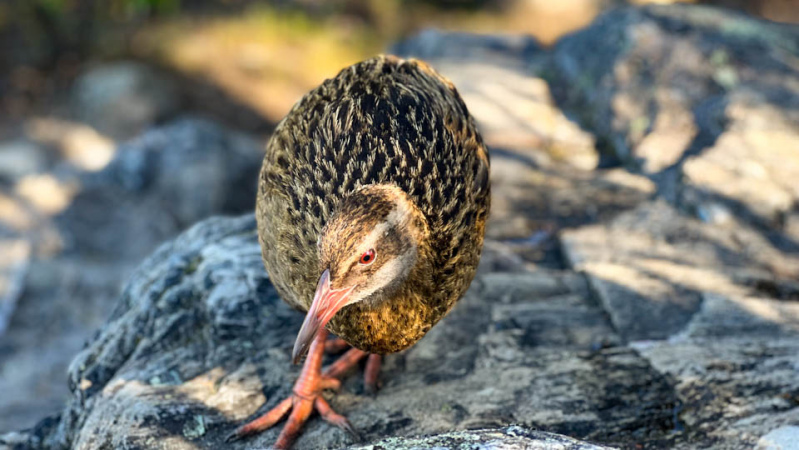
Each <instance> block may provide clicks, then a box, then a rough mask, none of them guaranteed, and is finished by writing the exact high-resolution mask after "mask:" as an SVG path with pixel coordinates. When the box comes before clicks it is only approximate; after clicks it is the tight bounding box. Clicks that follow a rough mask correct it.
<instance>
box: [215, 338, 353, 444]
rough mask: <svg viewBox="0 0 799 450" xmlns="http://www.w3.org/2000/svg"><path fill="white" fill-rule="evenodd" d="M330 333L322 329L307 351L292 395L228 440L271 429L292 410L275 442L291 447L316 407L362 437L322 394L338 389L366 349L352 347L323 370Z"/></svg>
mask: <svg viewBox="0 0 799 450" xmlns="http://www.w3.org/2000/svg"><path fill="white" fill-rule="evenodd" d="M327 334H328V333H327V331H326V330H324V329H323V330H321V331H320V332H319V334H318V335H317V336H316V338H315V339H314V341H313V343H312V344H311V348H310V349H309V351H308V358H307V359H306V360H305V364H304V365H303V367H302V372H300V377H299V378H298V379H297V382H296V383H295V384H294V390H293V392H292V395H291V396H290V397H289V398H287V399H285V400H283V401H282V402H280V403H278V405H277V406H275V407H274V408H272V409H271V410H270V411H268V412H267V413H266V414H263V415H261V416H260V417H258V418H256V419H255V420H253V421H251V422H248V423H246V424H244V425H242V426H240V427H239V428H237V429H236V430H235V431H234V432H233V433H231V434H230V435H229V436H228V437H227V441H228V442H232V441H236V440H239V439H242V438H244V437H247V436H251V435H253V434H256V433H260V432H262V431H264V430H266V429H269V428H271V427H272V426H274V425H275V424H276V423H277V422H278V421H280V419H282V418H283V417H285V416H286V414H288V413H289V411H291V414H289V418H288V420H287V421H286V424H285V425H284V426H283V430H282V431H281V433H280V436H278V438H277V441H276V442H275V445H274V446H273V448H276V449H277V448H289V447H291V444H292V443H294V441H295V440H296V439H297V436H299V434H300V430H301V429H302V426H303V424H304V423H305V421H306V420H308V417H309V416H310V415H311V413H312V412H313V410H314V409H316V410H317V411H319V414H320V415H321V416H322V418H323V419H324V420H326V421H327V422H330V423H332V424H333V425H336V426H337V427H339V428H341V429H343V430H345V431H347V432H349V433H351V434H352V435H353V436H354V437H355V438H356V439H359V437H358V435H357V433H355V429H353V428H352V425H350V423H349V422H348V421H347V419H346V418H344V416H341V415H339V414H336V412H335V411H333V409H332V408H331V407H330V405H329V404H328V403H327V402H326V401H325V399H324V398H322V397H321V395H320V394H321V393H322V391H323V390H325V389H338V388H339V387H340V386H341V381H340V380H339V379H338V377H340V376H341V375H342V374H344V373H345V372H346V371H347V370H349V369H350V368H351V367H352V366H354V365H355V364H357V363H358V361H360V360H361V359H363V358H364V357H365V356H366V355H367V353H366V352H364V351H361V350H357V349H351V350H349V351H347V353H345V354H344V355H343V356H342V357H341V358H340V359H339V360H338V361H336V362H335V363H333V364H331V365H330V367H328V368H327V370H325V372H324V373H322V357H323V356H324V350H325V341H326V340H327Z"/></svg>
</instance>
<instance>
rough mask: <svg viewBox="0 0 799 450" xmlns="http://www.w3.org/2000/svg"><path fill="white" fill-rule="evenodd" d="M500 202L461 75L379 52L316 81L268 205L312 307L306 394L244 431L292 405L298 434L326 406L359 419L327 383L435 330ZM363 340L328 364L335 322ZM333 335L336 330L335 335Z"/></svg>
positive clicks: (282, 442)
mask: <svg viewBox="0 0 799 450" xmlns="http://www.w3.org/2000/svg"><path fill="white" fill-rule="evenodd" d="M488 209H489V159H488V153H487V151H486V147H485V145H484V144H483V141H482V138H481V137H480V135H479V134H478V132H477V130H476V128H475V125H474V121H473V119H472V118H471V116H470V115H469V112H468V110H467V109H466V106H465V105H464V103H463V101H462V100H461V98H460V95H458V93H457V91H456V90H455V87H454V86H453V85H452V83H451V82H449V81H448V80H447V79H445V78H444V77H442V76H441V75H439V74H438V73H436V72H435V71H434V70H432V69H431V68H430V67H428V66H427V65H426V64H424V63H422V62H421V61H416V60H402V59H399V58H396V57H392V56H379V57H376V58H373V59H369V60H367V61H364V62H361V63H358V64H355V65H353V66H351V67H348V68H346V69H344V70H343V71H341V73H339V74H338V76H336V77H335V78H333V79H330V80H327V81H325V82H324V83H322V85H321V86H319V87H318V88H316V89H314V90H313V91H311V92H310V93H308V94H307V95H306V96H305V97H304V98H303V99H302V100H300V101H299V102H298V103H297V104H296V105H295V106H294V108H293V109H292V110H291V112H290V113H289V114H288V116H287V117H286V118H285V119H284V120H283V121H282V122H281V123H280V124H279V125H278V127H277V129H276V130H275V133H274V135H273V136H272V137H271V139H270V140H269V143H268V146H267V152H266V156H265V158H264V163H263V167H262V169H261V175H260V184H259V189H258V199H257V207H256V215H257V220H258V236H259V240H260V243H261V248H262V251H263V253H262V254H263V260H264V265H265V266H266V270H267V271H268V273H269V276H270V278H271V280H272V282H273V284H274V285H275V287H276V288H277V291H278V293H279V294H280V296H281V297H282V298H283V300H285V301H286V302H287V303H289V304H290V305H292V306H294V307H295V308H297V309H301V310H303V311H307V315H306V317H305V322H304V323H303V325H302V328H301V330H300V332H299V335H298V337H297V340H296V343H295V346H294V354H293V357H294V362H295V363H296V362H297V361H298V360H299V359H301V358H302V356H303V355H304V354H305V352H306V351H308V347H310V353H309V356H308V358H307V359H306V362H305V366H304V367H303V370H302V373H301V375H300V378H299V380H298V381H297V383H296V384H295V386H294V390H293V395H292V396H291V397H289V398H287V399H285V400H284V401H283V402H281V403H279V404H278V405H277V406H276V407H275V408H274V409H272V410H271V411H269V412H267V413H266V414H264V415H262V416H261V417H259V418H258V419H256V420H254V421H252V422H250V423H248V424H246V425H244V426H242V427H240V428H239V429H237V430H236V431H235V432H234V433H233V434H232V435H231V439H238V438H241V437H244V436H246V435H250V434H252V433H256V432H260V431H262V430H264V429H266V428H269V427H271V426H272V425H274V424H275V423H276V422H278V421H279V420H280V419H282V418H283V417H284V416H285V415H286V414H288V412H289V411H290V410H291V411H292V412H291V415H290V416H289V419H288V422H287V424H286V425H285V427H284V428H283V431H282V433H281V434H280V437H279V438H278V441H277V442H276V444H275V447H280V448H284V447H288V446H290V445H291V444H292V442H293V441H294V439H295V438H296V437H297V435H298V434H299V430H300V428H301V426H302V424H303V423H304V422H305V420H306V419H307V418H308V416H309V415H310V414H311V412H312V411H313V409H314V408H316V409H317V411H318V412H319V413H320V414H321V415H322V417H323V418H325V419H326V420H328V421H329V422H332V423H334V424H336V425H338V426H340V427H342V428H344V429H346V430H348V431H350V432H353V430H352V427H351V426H350V425H349V423H348V422H347V420H346V419H345V418H344V417H342V416H340V415H338V414H336V413H335V412H333V410H332V409H331V408H330V405H328V404H327V402H326V401H325V400H324V399H323V398H322V397H321V396H320V395H319V394H320V392H321V391H322V390H323V389H326V388H332V389H335V388H337V387H338V386H339V384H340V381H339V380H338V378H337V377H339V376H340V375H341V374H342V373H343V372H344V370H346V369H347V368H348V367H350V366H352V365H353V364H355V363H357V362H358V360H360V359H361V358H363V357H365V356H367V354H371V355H369V359H368V361H367V367H366V382H367V384H368V385H370V386H371V387H373V386H374V384H375V381H376V375H377V371H378V370H379V362H380V359H379V358H380V357H379V356H377V355H383V354H387V353H393V352H398V351H400V350H403V349H405V348H408V347H409V346H411V345H413V344H414V343H415V342H416V341H418V340H419V339H421V338H422V336H424V334H425V333H427V332H428V331H429V330H430V328H431V327H432V326H433V325H435V324H436V322H438V321H439V320H440V319H441V318H442V317H444V315H445V314H447V312H448V311H449V310H450V309H451V308H452V306H453V305H454V304H455V302H456V301H458V299H459V298H460V297H461V296H462V295H463V294H464V292H465V291H466V289H467V288H468V287H469V284H470V283H471V281H472V278H474V274H475V270H476V268H477V263H478V261H479V259H480V252H481V250H482V246H483V235H484V231H485V222H486V217H487V214H488ZM325 328H327V329H329V330H330V331H332V332H333V333H335V334H336V335H337V336H339V337H340V338H343V340H344V341H346V342H347V343H349V344H351V345H352V346H353V347H355V348H354V349H352V350H350V351H349V352H348V353H346V354H345V355H344V356H342V357H341V359H339V360H338V361H337V362H336V363H334V364H333V365H332V366H331V367H329V368H328V369H327V370H326V371H325V372H324V373H322V372H321V362H322V356H323V352H324V348H325V343H326V340H327V336H328V333H327V331H326V330H325ZM331 342H333V341H331Z"/></svg>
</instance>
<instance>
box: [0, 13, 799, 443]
mask: <svg viewBox="0 0 799 450" xmlns="http://www.w3.org/2000/svg"><path fill="white" fill-rule="evenodd" d="M628 3H634V4H644V3H674V2H671V1H667V0H660V1H658V0H652V1H646V0H630V1H629V2H627V1H623V0H559V1H551V0H438V1H421V0H336V1H321V0H274V1H254V0H4V1H2V2H0V392H2V393H3V394H2V395H0V397H1V398H2V400H0V433H2V432H5V431H9V430H13V429H18V428H22V427H27V426H31V425H33V424H34V423H35V422H36V421H37V420H38V419H39V418H41V417H42V416H44V415H46V414H47V413H49V412H52V411H54V410H57V409H58V407H59V405H60V404H61V403H62V401H63V398H64V397H65V395H66V386H65V383H64V381H63V379H64V372H65V367H66V365H67V363H68V362H69V360H70V358H71V356H72V355H73V354H74V353H75V352H76V351H78V350H79V349H80V347H81V345H82V344H83V342H84V341H85V340H86V339H87V338H89V337H90V336H91V333H92V331H93V330H94V329H96V328H97V327H98V326H99V325H100V324H101V323H102V321H103V320H104V319H105V318H106V317H107V316H108V314H110V312H111V309H112V308H113V302H112V301H111V300H112V299H114V298H115V296H116V293H117V292H118V290H119V286H120V283H121V282H122V280H124V278H125V276H126V275H127V274H129V273H130V271H131V270H132V268H133V267H135V266H136V265H137V264H138V263H139V262H140V261H141V259H142V258H144V257H145V256H146V255H147V254H148V253H150V252H151V251H152V250H153V249H154V248H155V247H156V246H157V245H158V244H159V243H160V242H162V241H163V240H165V239H167V238H169V237H171V236H174V235H175V234H176V233H178V232H179V231H181V230H183V229H185V228H186V227H188V226H189V225H191V224H192V223H194V222H196V221H197V220H200V219H202V218H204V217H207V216H209V215H212V214H219V213H231V214H232V213H243V212H246V211H249V210H251V208H252V204H253V203H252V189H251V185H252V183H253V182H254V180H255V173H256V171H257V161H258V160H259V158H260V153H259V152H260V151H261V150H260V149H261V147H262V144H263V140H264V139H265V138H266V137H267V136H268V135H269V132H270V130H271V129H272V128H273V127H274V125H275V124H276V123H277V122H278V121H279V120H280V119H281V118H282V117H283V116H284V115H285V114H286V112H287V111H288V110H289V108H290V107H291V106H292V104H293V103H294V102H295V101H297V100H298V99H299V98H300V97H301V96H302V95H303V94H304V93H305V92H307V91H308V90H309V89H311V88H312V87H314V86H316V85H317V84H319V83H320V82H321V81H322V80H324V79H325V78H328V77H331V76H334V75H335V74H336V73H337V72H338V71H339V70H340V69H341V68H343V67H345V66H347V65H349V64H352V63H354V62H357V61H359V60H362V59H364V58H366V57H368V56H371V55H374V54H376V53H380V52H385V51H386V50H387V49H389V48H391V46H392V45H393V44H395V43H397V42H400V41H402V40H403V39H406V38H408V37H411V36H416V35H418V33H420V32H423V31H424V30H431V29H432V30H441V31H459V32H470V33H486V34H514V35H528V36H532V37H533V38H535V40H537V42H538V43H540V44H541V45H542V46H544V47H547V46H551V45H553V44H554V43H555V42H556V41H557V40H558V39H559V38H561V37H562V36H564V35H566V34H568V33H571V32H574V31H576V30H579V29H581V28H583V27H586V26H587V25H588V24H590V23H591V22H592V21H593V20H594V19H595V18H596V17H597V15H599V14H600V13H602V12H603V11H605V10H607V9H610V8H615V7H619V6H623V5H625V4H628ZM684 3H701V4H707V5H713V6H720V7H723V8H728V9H732V10H737V11H739V12H742V13H745V14H747V15H750V16H755V17H760V18H764V19H767V20H770V21H775V22H781V23H785V24H786V26H790V25H791V24H796V23H799V2H797V1H796V0H749V1H747V0H707V1H699V0H697V1H686V2H684ZM714 55H716V57H717V58H718V61H715V60H714V64H717V66H718V67H722V68H724V67H727V61H728V60H727V59H725V58H729V55H727V54H726V53H717V54H716V53H714ZM793 64H796V62H795V61H794V62H793ZM794 67H796V66H794ZM544 75H545V74H542V75H541V76H542V78H544V79H545V78H546V76H544ZM714 76H718V79H717V81H718V83H719V84H721V85H725V83H726V84H729V83H733V84H734V83H735V79H730V78H729V77H730V76H733V77H734V76H735V74H734V73H733V74H732V75H730V73H729V71H727V72H725V71H724V70H720V71H718V72H717V73H716V74H715V75H714ZM725 77H726V78H725ZM547 95H548V94H547ZM467 103H468V102H467ZM175 119H178V121H177V122H174V120H175ZM187 121H188V122H187ZM192 121H200V122H192ZM197 123H200V124H202V125H201V126H197V125H196V124H197ZM163 124H169V125H168V126H169V127H171V128H170V130H171V131H169V132H168V133H167V132H164V134H158V132H154V133H150V134H148V135H146V136H144V137H141V136H142V132H143V131H145V130H149V129H151V128H152V127H154V126H160V125H163ZM192 124H194V125H192ZM648 126H649V125H645V126H644V128H647V127H648ZM218 127H224V128H225V129H226V130H230V132H228V131H226V132H224V133H222V132H220V131H219V129H218ZM488 128H490V126H489V127H488ZM489 132H490V130H489ZM575 133H576V134H579V130H578V131H575ZM500 135H502V132H497V136H498V137H496V139H498V140H501V139H502V137H503V136H500ZM689 140H690V139H689ZM590 145H593V143H592V142H591V143H590ZM602 145H603V143H602V142H598V143H597V146H598V147H600V148H599V150H600V153H601V151H602V148H601V146H602ZM126 146H133V147H135V148H138V149H144V150H142V151H140V152H131V153H130V155H121V154H120V152H123V153H124V149H125V148H126ZM209 146H210V149H209V150H203V151H207V152H208V153H203V154H202V155H200V156H197V155H196V154H195V153H192V152H193V151H194V150H195V149H196V148H200V147H202V148H204V149H206V148H209ZM158 149H168V150H174V151H173V152H171V153H170V154H162V153H163V152H159V151H157V150H158ZM602 158H604V157H602V156H600V159H601V160H602V161H604V159H602ZM610 159H613V158H610ZM253 161H254V162H253ZM617 163H618V161H617ZM602 164H603V163H602V162H600V166H601V165H602ZM577 165H579V164H577ZM589 165H591V164H589ZM595 165H596V164H594V166H595ZM220 167H223V168H224V170H222V171H221V173H219V171H218V170H216V169H218V168H220ZM178 174H180V175H179V176H178ZM187 174H190V175H187ZM153 186H155V187H153ZM239 187H240V188H241V189H239ZM714 211H716V210H710V212H709V213H708V214H713V213H714ZM716 212H717V211H716ZM512 234H513V233H510V234H509V237H512V238H513V237H520V236H512ZM520 234H521V233H520Z"/></svg>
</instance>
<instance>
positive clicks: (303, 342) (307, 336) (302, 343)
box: [291, 270, 355, 364]
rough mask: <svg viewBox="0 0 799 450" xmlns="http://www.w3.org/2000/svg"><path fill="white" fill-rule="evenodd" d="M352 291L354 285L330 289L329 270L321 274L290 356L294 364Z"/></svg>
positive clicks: (345, 302)
mask: <svg viewBox="0 0 799 450" xmlns="http://www.w3.org/2000/svg"><path fill="white" fill-rule="evenodd" d="M353 289H355V285H353V286H348V287H345V288H341V289H331V288H330V270H325V271H324V272H323V273H322V276H321V277H320V278H319V284H318V285H317V286H316V293H315V294H314V297H313V303H311V308H310V309H308V314H306V315H305V321H304V322H303V323H302V328H300V333H299V334H298V335H297V340H296V341H294V351H293V352H292V356H291V359H292V361H294V364H297V363H299V362H300V359H302V357H303V356H305V354H306V353H307V352H308V348H310V346H311V342H313V340H314V338H315V337H316V334H317V333H318V332H319V329H320V328H322V327H324V326H325V325H327V323H328V322H330V319H332V318H333V316H335V315H336V313H337V312H338V310H339V309H341V308H342V307H344V305H346V304H347V299H349V297H350V293H352V290H353Z"/></svg>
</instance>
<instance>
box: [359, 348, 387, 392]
mask: <svg viewBox="0 0 799 450" xmlns="http://www.w3.org/2000/svg"><path fill="white" fill-rule="evenodd" d="M382 361H383V357H382V356H380V355H369V358H368V359H367V360H366V370H365V371H364V373H363V387H364V388H365V389H366V392H368V393H370V394H372V395H374V394H376V393H377V390H378V389H379V388H380V381H378V379H377V378H378V375H380V365H381V364H382Z"/></svg>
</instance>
